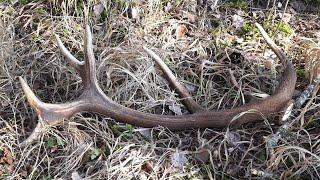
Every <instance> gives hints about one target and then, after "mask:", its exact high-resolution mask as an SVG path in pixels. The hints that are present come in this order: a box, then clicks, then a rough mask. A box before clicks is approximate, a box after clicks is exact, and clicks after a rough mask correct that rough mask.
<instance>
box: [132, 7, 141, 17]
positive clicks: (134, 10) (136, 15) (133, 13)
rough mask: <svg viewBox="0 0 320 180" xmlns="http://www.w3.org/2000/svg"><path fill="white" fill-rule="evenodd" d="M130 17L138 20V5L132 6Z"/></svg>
mask: <svg viewBox="0 0 320 180" xmlns="http://www.w3.org/2000/svg"><path fill="white" fill-rule="evenodd" d="M131 16H132V19H135V20H139V18H140V10H139V8H138V7H132V9H131Z"/></svg>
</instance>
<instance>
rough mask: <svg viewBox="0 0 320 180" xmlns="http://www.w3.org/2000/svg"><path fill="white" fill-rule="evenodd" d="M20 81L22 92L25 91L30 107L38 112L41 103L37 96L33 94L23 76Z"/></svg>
mask: <svg viewBox="0 0 320 180" xmlns="http://www.w3.org/2000/svg"><path fill="white" fill-rule="evenodd" d="M19 81H20V84H21V86H22V90H23V92H24V94H25V95H26V97H27V100H28V102H29V104H30V106H31V107H32V108H34V109H35V110H38V109H39V108H38V107H39V103H40V102H41V101H40V100H39V99H38V98H37V96H36V95H35V94H34V93H33V91H32V90H31V88H30V87H29V85H28V84H27V82H26V81H25V80H24V79H23V78H22V77H21V76H19Z"/></svg>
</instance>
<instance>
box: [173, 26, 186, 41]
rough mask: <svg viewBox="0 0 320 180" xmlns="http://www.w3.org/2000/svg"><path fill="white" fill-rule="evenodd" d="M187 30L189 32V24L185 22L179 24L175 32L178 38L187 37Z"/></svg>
mask: <svg viewBox="0 0 320 180" xmlns="http://www.w3.org/2000/svg"><path fill="white" fill-rule="evenodd" d="M187 32H188V28H187V26H185V25H183V24H180V25H178V27H177V29H176V33H175V34H176V37H177V39H182V38H185V36H186V33H187Z"/></svg>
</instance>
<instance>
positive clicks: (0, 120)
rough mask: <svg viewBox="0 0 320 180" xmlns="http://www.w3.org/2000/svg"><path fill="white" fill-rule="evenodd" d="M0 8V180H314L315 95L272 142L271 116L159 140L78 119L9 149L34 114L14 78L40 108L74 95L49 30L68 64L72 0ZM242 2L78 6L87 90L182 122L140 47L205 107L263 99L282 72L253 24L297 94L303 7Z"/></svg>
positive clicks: (70, 73)
mask: <svg viewBox="0 0 320 180" xmlns="http://www.w3.org/2000/svg"><path fill="white" fill-rule="evenodd" d="M0 2H1V4H0V179H81V178H84V179H261V178H267V179H289V178H291V179H320V173H319V172H320V140H319V138H320V129H319V127H320V111H319V109H320V94H319V92H317V90H318V88H317V87H315V88H314V90H313V91H312V92H311V95H310V96H309V97H308V98H307V100H306V103H304V104H303V106H302V107H299V108H293V109H292V111H291V116H290V118H291V119H293V123H292V124H290V125H289V128H287V130H286V131H285V133H284V134H282V135H281V136H280V138H279V139H278V140H277V142H276V145H275V146H272V147H270V144H269V143H267V142H268V140H269V139H270V138H272V137H273V136H274V135H275V134H276V132H277V131H278V129H279V128H280V127H283V126H281V123H280V124H279V123H274V122H275V121H273V120H274V118H275V119H276V118H278V119H279V118H280V119H281V117H274V118H271V117H268V118H266V119H265V120H264V121H260V122H255V123H248V124H245V125H241V126H230V127H226V128H216V129H214V128H213V129H209V128H208V129H190V130H184V131H170V130H169V129H167V128H165V127H155V128H140V127H135V126H132V125H129V124H122V123H118V122H115V121H114V120H112V119H110V118H108V117H105V116H101V115H99V114H95V113H90V112H88V113H78V114H77V115H75V116H74V117H72V118H70V119H66V120H65V121H64V123H62V124H58V125H56V126H51V127H47V128H46V132H45V133H43V134H41V137H39V139H38V140H37V141H35V142H33V143H30V144H28V145H26V146H21V145H20V143H21V142H23V141H24V140H25V139H26V138H27V137H28V135H30V133H31V132H32V130H33V129H34V127H35V126H36V124H37V122H38V117H37V115H36V112H35V111H34V110H32V108H31V107H30V105H29V104H28V102H27V101H26V98H25V95H24V93H23V91H22V89H21V85H20V83H19V80H18V77H19V76H21V77H23V78H25V79H26V81H27V83H28V84H29V85H30V87H31V89H32V90H33V91H34V92H35V94H36V95H37V96H38V97H39V98H40V99H41V100H43V101H44V102H48V103H63V102H68V101H70V100H73V99H76V98H77V97H78V96H79V95H80V94H81V92H82V90H83V86H82V84H81V79H80V77H79V76H78V74H77V73H76V71H75V70H74V69H73V68H72V67H71V66H70V65H69V63H68V62H67V60H66V58H65V57H64V56H63V55H62V53H61V52H60V50H59V48H58V46H57V43H56V41H55V37H54V34H57V35H59V36H60V38H61V40H62V42H63V43H64V45H65V46H66V47H67V48H68V49H69V50H70V51H71V52H72V53H73V54H74V56H75V57H77V58H78V59H79V60H82V57H83V43H84V36H83V34H84V25H83V24H84V18H83V17H84V16H83V11H84V5H83V3H84V1H77V0H71V1H67V0H50V1H28V0H24V1H14V2H11V1H0ZM248 2H249V1H234V0H233V1H230V0H229V1H226V0H221V1H217V4H215V1H210V0H208V1H201V0H198V1H196V0H179V1H175V2H173V3H172V2H170V1H160V0H135V1H126V0H117V1H107V0H94V1H85V4H86V6H87V7H88V9H89V11H90V12H89V25H90V27H91V30H92V31H93V44H94V54H95V56H96V59H97V62H96V66H97V78H98V81H99V84H100V86H101V87H102V89H103V91H104V92H105V93H106V94H107V95H108V97H110V98H111V99H113V100H114V101H116V102H118V103H120V104H121V105H123V106H126V107H129V108H132V109H136V110H139V111H142V112H148V113H153V114H169V115H179V114H188V113H189V112H188V111H187V109H186V108H185V107H184V106H183V105H182V104H181V101H180V100H179V98H178V96H177V94H176V93H175V91H174V90H172V89H171V88H170V86H169V84H168V82H167V81H166V80H165V78H163V77H162V73H161V71H160V70H159V68H158V66H157V65H156V64H155V62H154V61H153V59H152V58H151V57H149V56H148V54H147V53H146V52H145V51H144V50H143V46H147V47H149V48H150V49H152V50H153V51H155V52H156V53H157V54H158V55H159V56H160V57H161V58H162V59H164V61H165V63H166V64H167V65H168V66H169V67H170V69H171V70H172V71H173V72H174V73H175V75H176V76H177V77H178V78H179V80H180V82H182V83H183V84H184V85H185V86H186V87H187V89H188V90H189V92H190V93H191V94H192V97H193V98H194V100H195V101H196V102H197V103H198V104H200V105H201V106H202V107H204V108H206V109H208V110H221V109H226V108H233V107H237V106H240V105H242V104H244V103H245V102H246V99H245V96H244V95H245V94H248V93H249V94H251V95H255V96H258V97H266V96H269V95H271V94H272V93H273V92H274V89H275V88H276V86H277V84H278V82H279V79H280V77H281V73H280V72H281V70H282V69H283V68H282V67H281V65H280V63H279V60H278V59H277V58H276V56H275V55H274V53H273V52H272V50H271V49H269V47H268V46H267V45H266V43H265V41H264V40H263V38H262V36H261V35H260V33H259V31H258V30H257V28H256V27H255V26H254V23H255V22H258V23H260V24H261V25H262V26H263V27H264V28H265V29H266V31H267V32H268V34H269V35H270V36H271V38H272V39H273V40H274V41H275V43H276V44H277V45H279V46H280V47H281V48H282V50H283V51H284V52H286V54H287V56H288V58H289V59H290V60H291V61H292V62H293V63H294V65H295V68H296V72H297V75H298V81H297V84H296V92H295V96H299V94H301V92H302V91H303V90H304V89H305V88H306V87H307V86H308V85H309V84H310V83H311V82H312V79H313V78H314V77H316V75H317V74H316V73H317V72H316V71H315V69H314V67H315V65H316V64H319V58H320V19H319V16H318V15H317V14H319V12H316V11H312V8H311V10H310V11H307V10H308V8H309V7H308V6H307V5H306V4H301V3H302V2H304V1H301V2H300V1H289V3H288V4H287V5H286V3H285V2H283V3H278V2H276V3H273V1H272V2H270V1H268V2H269V4H268V3H266V2H265V1H263V3H253V4H251V3H248ZM257 2H259V1H257ZM299 2H300V4H299ZM309 6H310V5H309ZM312 7H316V5H314V6H312ZM309 9H310V8H309ZM311 11H312V12H311ZM284 12H285V13H284ZM279 115H280V116H281V115H283V114H282V113H280V114H279Z"/></svg>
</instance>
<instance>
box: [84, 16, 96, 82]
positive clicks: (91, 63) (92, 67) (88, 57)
mask: <svg viewBox="0 0 320 180" xmlns="http://www.w3.org/2000/svg"><path fill="white" fill-rule="evenodd" d="M84 56H85V57H84V58H85V66H86V67H85V73H86V75H85V78H86V79H83V80H84V81H85V84H87V85H88V86H90V87H98V85H97V77H96V63H95V57H94V54H93V47H92V34H91V31H90V27H89V25H88V24H87V22H86V23H85V42H84Z"/></svg>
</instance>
